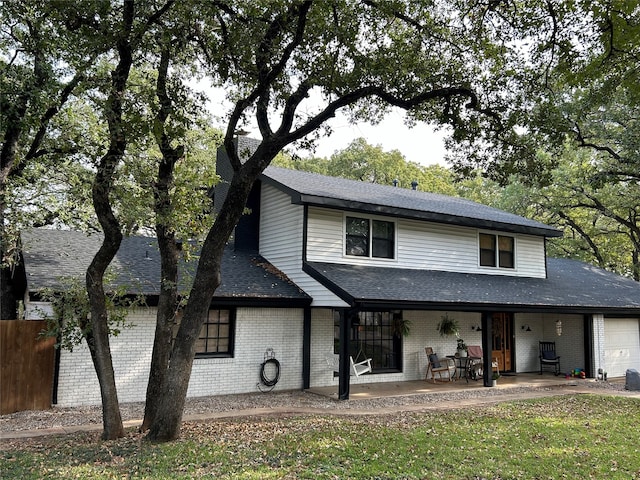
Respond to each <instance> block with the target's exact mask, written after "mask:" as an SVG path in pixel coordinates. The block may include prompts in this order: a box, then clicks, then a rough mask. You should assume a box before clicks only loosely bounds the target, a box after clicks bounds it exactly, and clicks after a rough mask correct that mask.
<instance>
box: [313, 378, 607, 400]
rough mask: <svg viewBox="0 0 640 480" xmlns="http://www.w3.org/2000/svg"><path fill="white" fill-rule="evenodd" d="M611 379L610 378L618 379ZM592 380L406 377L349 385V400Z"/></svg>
mask: <svg viewBox="0 0 640 480" xmlns="http://www.w3.org/2000/svg"><path fill="white" fill-rule="evenodd" d="M618 380H619V379H612V380H610V381H614V382H615V381H618ZM595 381H596V380H593V379H579V378H573V377H570V378H565V377H563V376H558V377H556V376H554V375H553V374H550V373H545V374H543V375H540V374H538V373H518V374H514V375H502V376H501V377H500V378H499V379H498V382H497V386H495V387H485V386H484V383H483V381H482V379H480V380H478V381H474V380H469V382H468V383H467V382H466V381H465V380H464V379H460V380H454V381H451V382H436V383H432V382H431V381H425V380H408V381H398V382H376V383H358V384H351V385H350V391H349V399H350V400H365V399H367V400H371V399H376V398H386V397H394V396H409V395H425V394H445V393H456V392H463V391H472V390H482V389H486V388H491V389H493V390H496V389H497V390H499V391H502V392H503V393H505V394H508V393H509V391H510V390H514V389H516V388H519V387H528V388H557V387H566V386H572V387H573V386H581V385H585V384H586V383H588V382H595ZM307 391H308V392H309V393H314V394H316V395H321V396H325V397H330V398H334V399H336V400H337V399H338V387H337V386H336V385H331V386H328V387H313V388H310V389H309V390H307Z"/></svg>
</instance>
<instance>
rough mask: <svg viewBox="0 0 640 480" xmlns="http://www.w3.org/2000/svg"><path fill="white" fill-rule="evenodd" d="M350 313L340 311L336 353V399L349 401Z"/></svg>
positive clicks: (345, 310) (344, 310)
mask: <svg viewBox="0 0 640 480" xmlns="http://www.w3.org/2000/svg"><path fill="white" fill-rule="evenodd" d="M351 317H352V314H351V311H350V310H347V309H344V308H343V309H341V310H340V341H339V347H338V353H339V356H340V361H339V371H338V382H339V383H338V399H339V400H349V381H350V373H351V372H349V370H350V368H351V365H350V362H349V339H350V333H351Z"/></svg>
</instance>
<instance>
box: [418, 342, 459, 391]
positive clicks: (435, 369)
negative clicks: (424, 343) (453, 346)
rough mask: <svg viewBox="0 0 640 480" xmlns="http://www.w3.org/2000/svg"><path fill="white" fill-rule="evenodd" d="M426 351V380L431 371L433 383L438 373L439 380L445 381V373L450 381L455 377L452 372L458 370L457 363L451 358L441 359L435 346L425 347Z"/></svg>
mask: <svg viewBox="0 0 640 480" xmlns="http://www.w3.org/2000/svg"><path fill="white" fill-rule="evenodd" d="M424 351H425V353H426V354H427V373H426V374H425V376H424V379H425V380H428V379H429V373H431V379H432V381H433V383H436V374H437V375H438V380H439V381H441V382H444V379H443V375H444V374H445V373H446V374H447V381H448V382H450V381H451V380H452V379H453V375H452V372H453V373H455V371H456V364H455V363H454V361H453V360H451V359H450V358H444V359H440V358H438V355H437V354H436V353H434V351H433V348H431V347H425V349H424Z"/></svg>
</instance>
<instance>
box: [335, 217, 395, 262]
mask: <svg viewBox="0 0 640 480" xmlns="http://www.w3.org/2000/svg"><path fill="white" fill-rule="evenodd" d="M346 232H347V235H346V249H345V253H346V254H347V255H355V256H358V257H373V258H394V252H395V224H394V223H393V222H385V221H383V220H373V219H369V218H361V217H347V218H346Z"/></svg>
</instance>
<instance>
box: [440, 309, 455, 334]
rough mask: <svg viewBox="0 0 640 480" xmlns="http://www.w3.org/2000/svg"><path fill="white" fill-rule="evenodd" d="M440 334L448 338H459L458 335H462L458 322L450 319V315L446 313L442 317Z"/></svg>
mask: <svg viewBox="0 0 640 480" xmlns="http://www.w3.org/2000/svg"><path fill="white" fill-rule="evenodd" d="M438 332H440V336H441V337H447V336H449V335H455V336H458V334H459V333H460V327H459V325H458V321H457V320H456V319H454V318H452V317H450V316H449V314H448V313H445V314H444V315H443V316H442V317H440V323H439V324H438Z"/></svg>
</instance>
